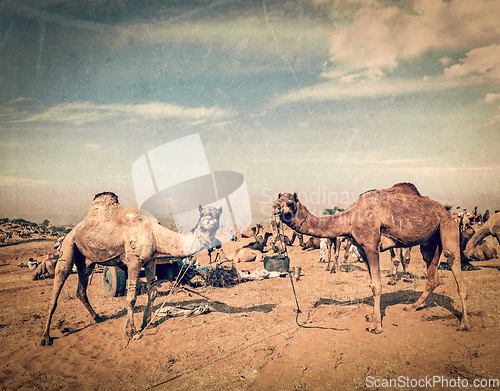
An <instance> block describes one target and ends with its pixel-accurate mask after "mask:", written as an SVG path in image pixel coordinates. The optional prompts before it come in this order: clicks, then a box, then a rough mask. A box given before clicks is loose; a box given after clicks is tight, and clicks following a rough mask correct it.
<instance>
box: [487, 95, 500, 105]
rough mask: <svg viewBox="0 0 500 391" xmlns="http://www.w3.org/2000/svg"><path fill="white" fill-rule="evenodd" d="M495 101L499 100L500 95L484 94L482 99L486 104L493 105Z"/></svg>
mask: <svg viewBox="0 0 500 391" xmlns="http://www.w3.org/2000/svg"><path fill="white" fill-rule="evenodd" d="M497 99H500V94H486V96H485V97H484V101H485V102H486V103H493V102H494V101H496V100H497Z"/></svg>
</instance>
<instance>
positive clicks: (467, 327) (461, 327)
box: [457, 324, 471, 331]
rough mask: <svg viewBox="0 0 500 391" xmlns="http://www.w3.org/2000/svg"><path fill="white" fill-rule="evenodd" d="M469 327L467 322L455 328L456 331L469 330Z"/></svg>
mask: <svg viewBox="0 0 500 391" xmlns="http://www.w3.org/2000/svg"><path fill="white" fill-rule="evenodd" d="M470 330H471V327H470V325H469V324H460V327H459V328H458V329H457V331H470Z"/></svg>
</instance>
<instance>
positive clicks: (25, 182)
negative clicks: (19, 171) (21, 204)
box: [0, 176, 49, 186]
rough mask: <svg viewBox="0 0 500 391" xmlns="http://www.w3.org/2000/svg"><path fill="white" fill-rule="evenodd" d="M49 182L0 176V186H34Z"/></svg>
mask: <svg viewBox="0 0 500 391" xmlns="http://www.w3.org/2000/svg"><path fill="white" fill-rule="evenodd" d="M47 183H49V182H47V181H44V180H38V179H27V178H18V177H13V176H0V186H35V185H44V184H47Z"/></svg>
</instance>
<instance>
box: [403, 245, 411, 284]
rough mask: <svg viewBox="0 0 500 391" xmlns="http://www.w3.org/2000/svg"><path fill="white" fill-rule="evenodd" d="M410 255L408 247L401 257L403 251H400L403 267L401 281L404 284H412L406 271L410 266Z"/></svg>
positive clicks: (409, 274)
mask: <svg viewBox="0 0 500 391" xmlns="http://www.w3.org/2000/svg"><path fill="white" fill-rule="evenodd" d="M410 253H411V247H408V248H406V249H405V251H404V255H403V249H401V263H402V265H403V281H404V282H412V281H411V280H412V278H413V276H412V275H411V273H410V272H409V271H408V266H410Z"/></svg>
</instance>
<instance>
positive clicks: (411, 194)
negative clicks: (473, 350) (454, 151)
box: [273, 183, 470, 334]
mask: <svg viewBox="0 0 500 391" xmlns="http://www.w3.org/2000/svg"><path fill="white" fill-rule="evenodd" d="M273 213H274V214H275V215H276V216H279V218H280V219H281V221H283V223H285V224H287V225H288V226H289V227H290V228H292V229H293V230H295V231H297V233H303V234H306V235H313V236H316V237H330V238H336V237H337V236H348V237H350V238H352V239H353V240H354V242H355V243H356V245H357V248H358V250H359V251H360V253H361V256H362V258H363V260H364V261H365V262H366V264H367V266H368V271H369V273H370V277H371V288H372V292H373V299H374V300H373V301H374V305H373V314H372V315H371V316H367V321H369V322H371V325H370V326H369V327H368V328H367V331H370V332H372V333H376V334H378V333H381V332H382V317H381V312H380V295H381V292H382V284H381V280H380V265H379V253H380V251H384V250H387V249H389V248H391V247H410V246H416V245H420V251H421V253H422V256H423V258H424V261H425V262H426V264H427V274H428V282H427V285H426V287H425V290H424V292H423V293H422V295H421V296H420V298H419V299H418V300H417V301H416V302H415V303H414V304H413V305H410V306H407V307H405V309H406V310H407V311H415V310H416V309H417V308H418V307H419V306H420V305H421V304H422V303H423V302H424V300H425V299H426V298H427V297H428V296H429V294H430V293H431V292H432V291H433V290H434V289H435V288H436V287H437V286H438V285H439V276H438V264H439V258H440V255H441V252H443V254H444V256H445V257H446V258H447V260H448V263H449V264H450V265H451V269H452V272H453V276H454V277H455V281H456V283H457V287H458V296H459V297H460V299H461V302H462V319H461V323H460V330H468V329H470V325H469V319H468V316H467V302H466V297H467V293H466V291H465V284H464V281H463V278H462V269H461V267H460V245H459V230H458V224H457V223H456V222H455V221H454V220H453V219H452V218H451V216H450V215H449V214H448V212H447V211H446V209H445V208H444V207H443V206H442V205H441V204H440V203H438V202H436V201H433V200H431V199H429V198H428V197H423V196H422V195H420V193H419V192H418V190H417V188H416V187H415V186H414V185H413V184H410V183H398V184H396V185H394V186H393V187H391V188H390V189H385V190H375V191H370V192H367V193H365V194H362V195H361V196H359V198H358V199H357V200H356V201H355V202H354V203H353V204H352V205H351V206H349V208H347V210H345V211H344V212H341V213H338V214H336V215H334V216H325V217H316V216H313V215H311V214H310V213H309V211H308V210H307V208H306V207H305V206H303V205H302V204H301V203H300V201H299V199H298V196H297V193H294V194H291V193H285V194H280V195H279V197H278V199H277V200H276V201H275V202H274V205H273Z"/></svg>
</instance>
